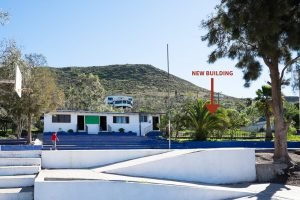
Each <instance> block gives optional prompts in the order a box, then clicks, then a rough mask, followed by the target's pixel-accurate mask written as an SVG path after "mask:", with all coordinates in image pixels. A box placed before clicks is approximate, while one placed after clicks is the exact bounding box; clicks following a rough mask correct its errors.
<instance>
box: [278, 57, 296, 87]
mask: <svg viewBox="0 0 300 200" xmlns="http://www.w3.org/2000/svg"><path fill="white" fill-rule="evenodd" d="M298 59H300V55H299V56H297V57H295V58H294V59H292V60H290V61H289V62H287V64H286V65H285V66H284V68H283V69H282V71H281V75H280V83H281V82H282V79H283V75H284V72H285V70H286V69H287V68H288V67H289V66H291V65H292V64H294V63H295V62H297V60H298Z"/></svg>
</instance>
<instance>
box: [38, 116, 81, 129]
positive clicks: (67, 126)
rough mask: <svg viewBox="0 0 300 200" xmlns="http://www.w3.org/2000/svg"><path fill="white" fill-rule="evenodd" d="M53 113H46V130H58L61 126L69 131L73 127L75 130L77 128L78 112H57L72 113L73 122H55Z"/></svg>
mask: <svg viewBox="0 0 300 200" xmlns="http://www.w3.org/2000/svg"><path fill="white" fill-rule="evenodd" d="M52 114H56V113H51V114H50V113H49V114H45V115H44V132H54V131H55V132H57V131H59V129H60V128H61V129H62V131H66V132H67V131H68V130H69V129H72V130H73V131H74V132H76V130H77V113H67V112H63V113H57V114H66V115H71V123H53V122H52Z"/></svg>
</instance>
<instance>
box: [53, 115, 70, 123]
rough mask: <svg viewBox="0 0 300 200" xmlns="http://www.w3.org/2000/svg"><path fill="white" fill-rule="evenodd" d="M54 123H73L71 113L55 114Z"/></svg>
mask: <svg viewBox="0 0 300 200" xmlns="http://www.w3.org/2000/svg"><path fill="white" fill-rule="evenodd" d="M52 123H68V124H69V123H71V115H69V114H55V115H52Z"/></svg>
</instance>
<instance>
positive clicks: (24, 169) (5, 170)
mask: <svg viewBox="0 0 300 200" xmlns="http://www.w3.org/2000/svg"><path fill="white" fill-rule="evenodd" d="M40 169H41V167H40V166H0V176H13V175H26V174H37V173H38V172H39V171H40Z"/></svg>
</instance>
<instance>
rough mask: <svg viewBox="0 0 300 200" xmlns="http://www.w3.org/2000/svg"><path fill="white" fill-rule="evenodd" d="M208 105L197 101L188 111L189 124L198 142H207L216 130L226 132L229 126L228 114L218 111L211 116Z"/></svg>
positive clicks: (221, 110)
mask: <svg viewBox="0 0 300 200" xmlns="http://www.w3.org/2000/svg"><path fill="white" fill-rule="evenodd" d="M207 103H208V102H204V101H202V100H197V101H196V102H193V103H191V104H189V105H188V107H187V110H186V118H187V122H188V125H189V127H191V128H192V129H193V130H194V131H195V135H194V138H195V139H196V140H206V139H207V137H208V136H209V134H210V133H212V132H213V131H215V130H224V129H225V128H226V127H227V124H228V119H227V116H226V112H225V111H224V110H223V109H218V111H217V112H216V113H214V114H211V113H210V112H209V111H208V109H207V107H206V104H207Z"/></svg>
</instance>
